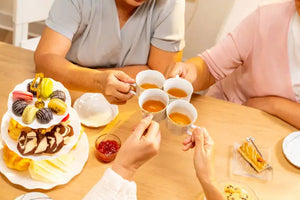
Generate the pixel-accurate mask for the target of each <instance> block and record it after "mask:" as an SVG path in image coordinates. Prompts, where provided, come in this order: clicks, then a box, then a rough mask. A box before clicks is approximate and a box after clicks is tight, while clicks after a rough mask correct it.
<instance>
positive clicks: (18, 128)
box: [8, 118, 31, 140]
mask: <svg viewBox="0 0 300 200" xmlns="http://www.w3.org/2000/svg"><path fill="white" fill-rule="evenodd" d="M22 131H24V132H29V131H31V128H29V127H25V126H22V125H21V124H19V123H18V122H17V121H16V120H14V119H13V118H11V120H10V121H9V125H8V135H9V136H10V137H11V138H12V139H13V140H18V138H19V136H20V134H21V132H22Z"/></svg>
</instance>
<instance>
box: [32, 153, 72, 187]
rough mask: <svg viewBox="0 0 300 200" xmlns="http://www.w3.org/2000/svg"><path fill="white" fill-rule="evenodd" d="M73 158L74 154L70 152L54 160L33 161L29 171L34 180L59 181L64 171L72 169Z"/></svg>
mask: <svg viewBox="0 0 300 200" xmlns="http://www.w3.org/2000/svg"><path fill="white" fill-rule="evenodd" d="M73 160H74V156H73V154H71V153H68V154H65V155H62V156H60V157H58V158H56V159H53V160H40V161H32V162H31V164H30V166H29V173H30V176H31V178H32V179H34V180H38V181H43V182H59V181H61V179H62V177H63V175H64V173H65V172H67V171H69V170H70V166H71V164H72V162H73Z"/></svg>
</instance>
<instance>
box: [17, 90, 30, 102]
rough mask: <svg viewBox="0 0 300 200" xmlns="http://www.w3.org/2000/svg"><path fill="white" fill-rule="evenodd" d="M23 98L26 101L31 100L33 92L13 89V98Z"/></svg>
mask: <svg viewBox="0 0 300 200" xmlns="http://www.w3.org/2000/svg"><path fill="white" fill-rule="evenodd" d="M19 99H21V100H24V101H26V102H31V101H32V100H33V94H32V93H30V92H26V91H19V90H16V91H13V100H14V101H16V100H19Z"/></svg>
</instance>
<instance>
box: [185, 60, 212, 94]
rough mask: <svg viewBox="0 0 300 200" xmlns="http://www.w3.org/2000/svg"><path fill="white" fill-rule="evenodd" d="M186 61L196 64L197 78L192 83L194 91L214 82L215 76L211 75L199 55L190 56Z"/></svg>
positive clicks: (203, 88) (205, 87)
mask: <svg viewBox="0 0 300 200" xmlns="http://www.w3.org/2000/svg"><path fill="white" fill-rule="evenodd" d="M186 63H192V64H194V65H196V66H197V78H196V79H195V81H194V82H193V83H192V84H193V86H194V89H195V91H201V90H205V89H207V88H209V87H210V86H211V85H213V84H214V83H215V78H214V77H213V76H212V74H211V73H210V71H209V69H208V66H207V64H206V63H205V61H204V60H203V59H202V58H201V57H200V56H198V57H194V58H190V59H188V60H187V61H186Z"/></svg>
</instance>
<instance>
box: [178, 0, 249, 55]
mask: <svg viewBox="0 0 300 200" xmlns="http://www.w3.org/2000/svg"><path fill="white" fill-rule="evenodd" d="M250 1H251V0H250ZM233 3H234V0H186V26H187V27H186V47H185V49H184V54H183V58H184V59H186V58H190V57H193V56H196V55H197V54H199V53H201V52H202V51H203V50H205V49H207V48H209V47H211V46H213V45H214V44H215V40H216V38H217V35H218V33H219V30H220V28H221V26H222V23H223V22H224V19H225V18H226V17H227V15H228V14H229V12H230V10H231V8H232V5H233ZM195 9H196V10H195ZM194 11H195V12H194ZM193 12H194V16H191V15H193Z"/></svg>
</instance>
